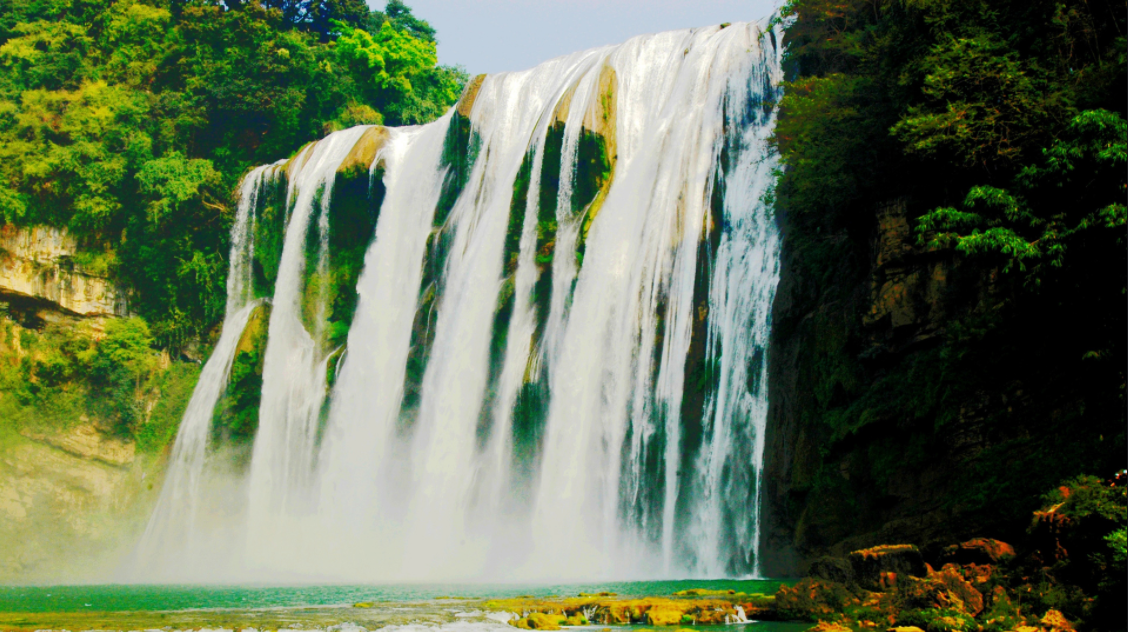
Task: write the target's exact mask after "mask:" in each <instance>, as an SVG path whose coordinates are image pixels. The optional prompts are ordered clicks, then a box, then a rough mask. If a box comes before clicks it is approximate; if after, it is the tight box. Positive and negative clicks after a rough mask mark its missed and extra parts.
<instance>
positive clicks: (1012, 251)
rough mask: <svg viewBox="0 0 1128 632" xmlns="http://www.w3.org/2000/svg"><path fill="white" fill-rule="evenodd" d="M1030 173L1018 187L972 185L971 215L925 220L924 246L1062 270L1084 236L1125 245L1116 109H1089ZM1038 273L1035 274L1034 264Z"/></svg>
mask: <svg viewBox="0 0 1128 632" xmlns="http://www.w3.org/2000/svg"><path fill="white" fill-rule="evenodd" d="M1042 154H1043V158H1042V160H1040V161H1039V162H1037V163H1035V164H1032V165H1029V166H1027V167H1025V168H1023V169H1022V170H1021V171H1020V172H1019V174H1018V176H1017V177H1016V178H1015V182H1014V185H1013V187H1011V189H1009V190H1008V189H1001V188H998V187H993V186H986V185H980V186H975V187H972V188H971V190H970V191H969V192H968V194H967V197H966V199H965V200H964V203H963V206H964V209H966V210H957V209H954V208H948V207H944V208H938V209H935V210H933V211H932V212H930V213H927V214H925V215H924V216H922V217H921V218H920V219H919V221H918V224H917V231H918V233H919V234H920V237H921V240H922V241H927V242H928V243H930V244H931V245H933V246H936V247H954V248H955V249H956V250H957V251H959V252H961V253H963V254H965V255H970V256H981V255H990V256H996V257H1000V258H1001V260H1002V262H1003V269H1004V271H1009V270H1012V269H1016V268H1017V269H1018V270H1020V271H1030V272H1031V273H1032V274H1031V276H1030V277H1029V279H1028V280H1030V281H1032V282H1034V283H1037V282H1038V276H1037V274H1036V273H1037V271H1038V269H1039V268H1038V266H1040V265H1042V264H1049V265H1051V266H1053V267H1062V266H1064V265H1065V263H1066V257H1067V256H1068V253H1069V247H1070V244H1071V242H1072V241H1073V240H1074V239H1075V238H1076V237H1078V236H1080V235H1081V234H1082V233H1086V232H1089V231H1096V230H1104V231H1112V234H1114V235H1116V236H1117V238H1118V239H1117V241H1120V242H1122V240H1123V232H1124V229H1125V227H1126V226H1128V224H1126V221H1128V209H1126V207H1125V204H1124V202H1123V200H1124V193H1125V190H1126V188H1128V177H1126V176H1125V168H1126V167H1128V160H1126V155H1128V124H1126V123H1125V120H1124V119H1123V118H1122V117H1121V116H1119V115H1117V114H1114V113H1112V112H1108V111H1104V110H1096V111H1085V112H1082V113H1080V114H1078V115H1077V116H1076V117H1074V118H1073V120H1072V121H1071V122H1070V124H1069V126H1068V127H1067V129H1066V134H1065V135H1064V137H1063V138H1060V139H1057V140H1055V141H1054V142H1053V143H1052V144H1051V146H1050V147H1048V148H1046V149H1045V150H1043V152H1042ZM1030 263H1033V264H1034V268H1032V269H1029V270H1028V264H1030Z"/></svg>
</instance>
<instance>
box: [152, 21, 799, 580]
mask: <svg viewBox="0 0 1128 632" xmlns="http://www.w3.org/2000/svg"><path fill="white" fill-rule="evenodd" d="M781 46H782V30H781V29H780V27H778V26H774V27H771V28H769V27H766V26H763V25H761V24H756V23H746V24H734V25H731V26H725V27H711V28H702V29H693V30H686V31H676V32H670V33H662V34H658V35H648V36H642V37H637V38H634V39H632V40H630V41H628V42H626V43H624V44H622V45H619V46H609V47H604V48H599V49H593V50H589V51H584V52H580V53H575V54H573V55H569V56H566V57H561V58H558V59H554V60H551V61H548V62H545V63H544V64H542V65H540V66H538V67H536V68H534V69H532V70H528V71H524V72H513V73H502V74H499V75H495V76H489V77H479V78H476V79H475V80H473V81H472V82H471V83H470V85H469V86H468V87H467V90H466V92H465V93H464V95H463V97H462V99H461V100H460V102H459V103H458V104H457V105H456V106H455V107H454V108H453V109H452V110H451V111H450V112H448V113H447V114H446V115H445V116H443V117H442V118H441V119H439V120H437V121H434V122H432V123H429V124H427V125H422V126H417V127H409V128H399V129H391V128H382V127H358V128H353V129H349V130H344V131H340V132H335V133H333V134H330V135H329V136H327V137H326V138H324V139H322V140H320V141H318V142H316V143H312V144H311V145H308V146H306V147H304V148H303V149H302V150H301V151H300V152H298V154H297V155H295V156H294V157H293V158H292V159H290V160H289V161H287V162H285V163H284V164H283V163H278V164H276V165H274V166H272V167H270V169H272V171H271V172H270V173H276V174H278V176H279V177H282V176H284V177H285V180H286V193H285V198H286V201H285V217H284V218H283V219H282V220H281V221H280V223H279V224H278V226H279V230H280V231H281V232H280V235H281V239H280V246H281V247H280V252H279V253H278V257H277V261H276V264H277V265H276V268H277V273H276V275H275V276H274V277H273V297H272V301H271V306H272V308H271V312H270V321H269V326H268V330H267V331H268V333H267V342H266V347H265V363H264V365H263V371H262V379H263V386H262V391H261V401H260V403H259V408H258V429H257V434H256V435H255V437H254V444H253V451H252V453H251V457H250V461H249V465H247V466H246V467H245V470H244V471H243V472H241V473H238V474H233V476H237V477H240V480H241V481H243V482H242V483H238V484H235V485H232V486H230V487H229V489H234V490H237V491H236V492H228V493H237V494H240V495H241V496H240V497H241V498H243V500H242V501H239V503H241V504H243V505H245V510H243V511H240V512H237V515H234V516H233V517H232V518H231V524H228V525H226V526H224V527H222V528H221V527H215V528H212V529H211V530H209V529H208V528H206V527H204V526H200V525H192V524H191V523H190V522H189V521H188V520H186V519H185V518H184V516H183V515H181V514H168V510H166V509H162V507H163V504H162V506H161V507H158V510H157V511H156V512H155V513H154V517H153V520H152V522H151V524H150V531H154V527H153V526H152V525H153V524H156V523H157V522H158V517H160V518H159V521H161V522H169V521H173V522H178V523H180V524H181V527H180V529H181V530H182V531H184V532H186V533H190V536H191V537H185V538H179V537H170V535H168V534H167V533H166V532H162V533H161V534H158V533H156V532H154V533H152V534H150V533H148V532H147V534H146V538H145V540H146V542H149V541H150V540H152V544H151V545H147V546H149V548H150V549H151V550H155V549H154V548H153V547H156V548H161V547H163V548H167V549H174V550H176V551H179V553H178V555H181V558H180V559H185V560H192V561H193V563H194V564H196V565H197V566H196V567H197V568H204V567H206V568H207V571H206V573H204V574H203V575H200V574H193V573H190V572H188V571H183V572H182V573H181V574H180V575H179V577H181V578H187V579H198V578H205V579H206V580H208V581H217V580H221V579H222V580H227V581H236V580H247V581H256V580H257V581H261V580H264V579H270V580H275V581H276V580H279V579H292V580H302V579H308V578H311V577H313V578H319V579H331V580H333V581H408V580H416V581H424V580H494V581H512V580H601V579H631V578H657V577H686V576H696V577H718V576H743V575H751V574H755V573H756V572H757V557H758V556H757V550H758V547H759V523H760V519H759V501H758V496H759V489H760V485H761V481H760V476H761V462H762V457H763V449H764V448H763V446H764V424H765V420H766V409H767V399H766V398H767V390H766V379H765V371H766V362H765V358H766V351H767V344H768V332H769V328H770V321H769V316H770V309H771V303H772V301H773V298H774V294H775V287H776V284H777V282H778V276H779V260H778V259H779V236H778V234H777V227H776V224H775V220H774V218H773V217H772V214H771V209H770V205H769V204H768V203H767V202H765V201H764V200H765V199H767V198H768V197H769V196H768V195H767V194H768V192H769V189H770V187H771V185H772V182H773V180H772V178H773V171H774V169H775V167H776V162H775V157H774V156H773V154H772V153H771V152H770V151H769V147H768V143H767V139H768V137H769V136H770V133H771V130H772V127H773V125H774V122H775V110H774V103H775V101H776V100H777V99H778V97H779V89H780V88H779V85H780V82H781V71H780V57H781V54H782V49H781ZM261 173H262V172H259V171H256V172H255V173H252V174H251V175H250V176H248V178H247V179H246V180H245V181H244V184H243V189H244V195H243V198H242V199H243V200H246V201H247V202H248V204H249V206H248V209H250V211H248V212H245V211H244V206H243V204H242V203H241V204H240V213H241V215H240V218H241V219H239V220H237V225H238V223H239V222H243V223H244V224H245V223H247V222H248V221H252V222H253V209H254V205H255V202H254V199H253V197H254V195H253V192H254V191H255V190H256V189H255V187H256V186H257V185H255V184H254V182H255V181H257V179H261V177H262V175H261ZM244 214H245V215H248V216H250V217H251V219H250V220H248V219H247V218H246V217H244ZM241 230H246V229H245V228H244V229H241ZM236 241H237V240H236V239H235V238H233V240H232V243H233V245H232V248H233V254H232V274H231V276H232V278H238V279H243V280H242V281H231V280H229V303H228V320H227V321H225V324H224V333H223V337H221V341H220V345H219V346H217V350H216V352H215V353H214V354H213V357H212V359H211V360H209V364H208V368H205V374H206V375H208V377H209V379H212V376H211V375H210V374H208V370H209V368H210V367H211V366H212V363H213V362H226V365H224V366H225V367H228V368H229V367H230V364H231V357H230V356H231V355H232V354H233V350H228V349H227V348H226V347H224V346H223V345H224V342H225V341H226V340H227V336H228V335H229V330H237V332H238V331H242V328H243V327H244V326H245V323H246V315H245V314H244V311H241V310H248V309H249V308H248V306H252V305H253V304H252V303H251V302H249V301H250V296H251V294H248V291H249V290H246V289H244V288H247V287H251V286H253V283H250V282H249V281H246V279H247V278H249V277H248V275H250V274H251V266H250V265H249V263H247V262H249V261H250V259H249V258H247V257H237V256H236V254H235V249H236V245H235V244H236ZM239 243H240V245H239V246H238V247H239V248H249V247H250V246H248V245H245V244H243V242H239ZM239 252H240V253H242V252H243V251H242V250H240V251H239ZM237 259H238V260H239V261H241V262H243V263H241V264H240V265H244V264H246V265H245V266H244V267H241V268H238V271H237V266H236V260H237ZM272 269H273V268H272ZM240 283H242V284H243V285H240ZM233 296H236V298H232V297H233ZM238 297H241V298H238ZM240 315H242V316H241V318H242V320H241V321H240V320H239V318H240ZM345 332H347V335H346V334H345ZM231 337H232V338H234V339H236V340H237V339H238V337H239V334H238V333H233V334H231ZM231 345H232V346H233V345H234V343H231ZM221 351H223V353H226V354H227V358H226V360H223V359H222V358H220V355H221V354H220V352H221ZM228 368H224V369H223V370H220V369H219V368H217V369H216V370H215V371H214V372H215V374H216V375H215V376H214V379H215V380H216V381H218V382H219V385H218V386H214V387H212V386H207V387H206V388H208V389H214V390H215V391H216V393H217V394H216V395H215V396H214V397H212V398H211V401H210V404H209V406H210V407H214V405H215V399H216V397H218V393H219V391H220V390H222V383H223V382H224V381H225V380H226V372H227V371H228ZM203 389H205V383H204V380H203V378H202V379H201V385H200V387H198V388H197V395H201V393H202V390H203ZM209 392H210V391H209ZM201 397H203V396H202V395H201ZM195 399H196V398H195V396H194V398H193V403H195ZM204 403H206V402H202V404H204ZM210 407H209V409H208V410H209V415H210V410H211V408H210ZM191 411H192V409H191V407H190V412H189V415H187V416H186V417H185V422H184V425H183V426H182V428H181V434H180V436H178V438H177V444H176V448H175V452H174V455H179V454H180V453H181V452H185V451H196V450H198V451H199V453H200V457H199V467H200V468H203V467H204V459H203V457H202V455H203V445H204V444H205V443H206V435H207V426H208V423H207V419H204V420H203V421H202V422H195V421H193V422H192V423H193V424H195V425H203V428H204V430H203V431H199V432H202V433H203V434H202V435H201V436H202V437H203V439H201V440H199V442H200V444H201V446H200V447H199V448H197V447H194V446H195V445H196V444H195V443H194V442H195V441H197V440H196V439H193V438H192V437H191V436H189V433H188V430H187V426H188V424H189V418H190V417H191V414H192V413H191ZM193 419H194V418H193ZM192 432H198V431H197V430H193V431H192ZM193 453H194V452H193ZM193 458H195V457H193ZM193 463H195V462H194V461H193ZM173 467H174V470H173V471H172V472H170V477H169V481H170V482H169V483H168V484H166V489H165V492H168V493H171V492H169V485H171V484H172V481H173V473H174V472H176V471H178V470H177V469H176V468H179V467H180V465H179V461H177V460H175V458H174V466H173ZM186 467H187V466H186ZM194 467H196V465H195V464H194V465H192V466H191V467H187V469H188V470H191V471H194V472H196V474H193V476H197V477H198V476H199V475H200V474H199V471H198V470H192V468H194ZM178 484H179V483H178ZM228 500H230V499H228ZM163 502H164V495H163V494H162V503H163ZM170 502H171V501H170ZM207 502H219V500H214V499H213V500H212V501H209V500H208V499H206V498H197V497H196V496H193V497H192V503H194V504H193V506H196V505H195V504H198V503H204V504H206V503H207ZM193 511H194V510H193ZM162 512H164V513H162ZM165 514H168V515H165ZM162 516H163V517H162ZM233 541H234V542H237V544H235V545H231V544H230V543H231V542H233ZM221 542H222V544H221ZM151 559H156V558H151ZM161 559H166V560H167V559H171V558H168V557H167V556H166V557H164V558H161ZM147 563H148V564H149V566H148V568H153V563H152V562H151V561H150V562H147ZM161 571H162V572H166V573H167V574H170V575H172V576H174V577H175V576H177V572H178V570H177V569H175V568H168V567H167V565H166V566H163V567H161Z"/></svg>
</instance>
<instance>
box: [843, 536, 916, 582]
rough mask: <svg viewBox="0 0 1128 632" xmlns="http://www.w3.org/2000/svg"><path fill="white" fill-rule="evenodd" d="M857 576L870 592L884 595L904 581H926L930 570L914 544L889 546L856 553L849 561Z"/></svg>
mask: <svg viewBox="0 0 1128 632" xmlns="http://www.w3.org/2000/svg"><path fill="white" fill-rule="evenodd" d="M848 559H849V561H850V566H851V567H852V568H853V569H854V576H855V578H856V581H857V582H858V584H859V585H860V586H862V587H863V588H866V589H867V590H877V591H884V590H886V589H888V588H890V587H892V586H893V585H895V584H896V583H897V581H898V578H904V577H924V576H925V575H927V573H928V569H927V568H926V567H925V565H924V557H923V556H921V554H920V550H919V549H917V548H916V547H915V546H913V545H911V544H887V545H883V546H875V547H873V548H869V549H862V550H860V551H854V552H853V553H851V554H850V555H849V557H848Z"/></svg>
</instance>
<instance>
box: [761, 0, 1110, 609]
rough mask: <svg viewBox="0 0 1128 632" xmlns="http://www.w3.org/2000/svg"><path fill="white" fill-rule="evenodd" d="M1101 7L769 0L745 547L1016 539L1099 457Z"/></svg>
mask: <svg viewBox="0 0 1128 632" xmlns="http://www.w3.org/2000/svg"><path fill="white" fill-rule="evenodd" d="M1126 13H1128V10H1126V7H1125V6H1124V4H1123V3H1117V2H1108V1H1105V0H1100V1H1097V2H1093V1H1086V2H1082V1H1080V0H1077V1H1073V0H1066V1H1056V0H1054V1H1051V0H1034V1H1031V0H1022V1H1010V0H1006V1H1002V2H995V1H992V2H988V1H986V0H958V1H933V0H922V1H913V2H901V1H886V0H877V1H871V0H846V1H837V0H835V1H829V0H793V1H792V2H790V3H788V4H787V5H786V6H785V8H784V9H783V14H784V16H785V17H789V18H791V19H793V20H794V22H793V23H792V25H791V26H790V27H789V30H788V40H789V44H788V46H789V48H788V52H787V55H786V59H785V66H786V69H787V74H788V78H789V80H788V82H787V83H786V86H785V92H784V96H783V98H782V101H781V102H780V107H781V110H780V117H779V123H778V126H777V128H776V131H775V136H774V143H775V145H776V147H777V148H778V149H779V151H780V157H781V160H782V162H783V165H784V167H783V169H782V172H781V174H780V177H779V180H778V183H777V190H776V199H777V206H778V210H779V217H780V218H781V222H782V223H783V227H784V231H783V234H784V241H783V250H784V252H783V266H782V271H781V282H780V287H779V293H778V298H777V302H776V306H775V313H774V314H773V341H772V351H771V354H770V357H769V373H768V374H769V379H770V380H771V383H770V385H769V389H770V395H769V399H770V401H771V405H772V411H771V412H770V413H769V414H770V419H769V423H768V427H769V431H768V432H769V436H768V445H767V448H766V457H765V458H766V464H765V467H766V474H765V480H766V481H767V483H766V501H765V512H766V524H767V528H768V529H769V532H768V535H767V538H766V540H765V544H764V546H763V549H764V551H765V555H768V556H775V561H774V562H773V561H772V560H768V564H767V566H766V567H765V568H772V564H773V563H776V562H778V565H779V566H778V569H776V572H786V571H787V570H788V569H789V568H794V567H795V566H796V565H797V564H798V563H799V561H800V560H810V559H812V558H815V557H817V556H819V555H823V554H827V553H833V554H835V555H839V556H841V555H842V554H843V553H845V552H846V551H850V550H854V549H859V548H863V547H866V546H871V545H874V544H877V543H881V542H889V541H893V542H912V543H915V544H917V545H919V546H921V548H922V550H927V549H928V548H929V546H932V545H937V544H938V543H950V542H952V541H959V540H966V539H968V538H971V537H974V536H983V535H988V536H992V537H1000V538H1003V539H1006V540H1016V539H1017V538H1018V537H1019V536H1020V535H1021V534H1022V533H1023V532H1024V530H1025V528H1026V526H1027V523H1028V520H1029V515H1030V512H1031V511H1033V510H1034V509H1036V508H1037V507H1038V506H1039V504H1040V495H1041V493H1042V491H1043V490H1045V489H1047V488H1049V487H1051V486H1053V485H1056V484H1058V483H1059V482H1060V481H1062V480H1066V479H1069V478H1072V477H1074V476H1078V475H1089V476H1102V477H1107V476H1109V475H1110V474H1111V473H1112V472H1115V471H1118V470H1120V469H1122V468H1123V467H1124V466H1125V456H1124V450H1123V447H1124V445H1125V441H1126V435H1125V429H1126V417H1125V400H1124V396H1123V393H1124V384H1125V378H1126V375H1125V370H1124V358H1125V357H1126V355H1125V354H1126V351H1128V349H1126V346H1128V344H1126V332H1128V321H1126V319H1125V316H1126V313H1125V310H1124V305H1123V297H1124V292H1125V291H1126V290H1125V288H1126V284H1125V277H1124V274H1123V270H1124V269H1125V265H1126V257H1125V254H1126V250H1125V242H1124V232H1125V227H1126V224H1125V219H1126V212H1125V199H1126V198H1125V196H1126V192H1128V188H1126V187H1128V178H1126V177H1125V166H1126V164H1128V162H1126V154H1128V138H1126V136H1128V125H1126V123H1125V121H1126V119H1128V100H1126V97H1125V95H1126V94H1128V86H1126V77H1128V66H1126V55H1125V46H1126V44H1125V41H1126V40H1125V34H1126V33H1128V16H1126ZM1103 535H1105V534H1102V536H1103ZM787 551H790V552H792V553H793V555H792V556H790V557H789V556H788V555H787ZM781 552H782V553H781ZM953 625H955V624H954V623H953ZM920 627H924V626H923V625H922V626H920Z"/></svg>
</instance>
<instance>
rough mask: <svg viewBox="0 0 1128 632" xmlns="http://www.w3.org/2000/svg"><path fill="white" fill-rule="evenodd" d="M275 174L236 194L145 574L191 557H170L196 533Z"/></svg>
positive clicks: (148, 537)
mask: <svg viewBox="0 0 1128 632" xmlns="http://www.w3.org/2000/svg"><path fill="white" fill-rule="evenodd" d="M276 175H277V165H264V166H262V167H258V168H256V169H254V170H253V171H251V173H249V174H247V176H246V177H245V178H243V182H242V186H241V187H240V190H239V201H238V205H237V207H236V211H235V222H234V224H232V226H231V251H230V254H229V256H228V265H229V269H228V273H227V309H226V314H225V316H224V319H223V330H222V333H221V334H220V337H219V341H218V342H217V343H216V345H215V349H214V350H213V351H212V353H211V356H210V357H209V358H208V361H207V363H206V364H204V368H203V370H201V371H200V379H199V381H198V382H197V383H196V388H195V390H193V392H192V397H191V398H190V399H189V400H188V407H187V409H186V410H185V412H184V417H183V418H182V419H181V421H180V428H179V430H178V431H177V434H176V440H175V442H174V443H173V449H172V455H171V457H170V459H169V465H168V473H167V474H166V476H165V480H164V485H163V486H162V487H161V493H160V496H159V498H158V500H157V505H156V508H155V509H154V510H153V513H152V515H151V516H150V518H149V523H148V525H147V526H146V528H145V532H144V534H143V535H142V537H141V541H140V543H139V545H138V550H137V553H136V554H135V557H136V558H137V561H136V562H135V563H136V564H138V565H141V566H144V567H146V569H147V570H146V571H144V572H146V573H150V574H152V573H155V574H158V575H160V574H165V573H169V576H171V577H175V576H177V575H176V573H177V570H176V568H177V567H183V565H186V564H191V558H177V557H175V556H176V554H178V553H187V552H189V551H191V550H193V548H194V538H195V537H196V536H197V535H198V533H199V529H198V528H197V526H198V525H197V519H198V517H199V516H198V514H199V511H200V508H201V488H202V485H203V477H204V465H205V459H206V456H207V448H208V438H209V434H210V431H211V421H212V415H213V413H214V411H215V406H216V402H218V401H219V398H220V396H221V395H223V391H224V388H225V387H226V386H227V378H228V374H229V373H230V371H231V363H232V360H234V358H235V351H236V349H237V347H238V344H239V339H240V337H241V336H242V335H243V330H244V328H246V326H247V321H248V320H249V319H250V317H251V314H252V313H253V312H254V310H255V308H256V307H257V306H258V301H256V300H254V284H253V280H252V263H251V262H252V259H253V257H254V223H255V217H254V209H255V206H256V204H257V201H258V197H259V191H260V189H261V188H262V187H263V185H264V184H265V183H267V182H269V181H271V180H272V179H273V178H274V177H276ZM169 542H183V543H185V544H186V546H183V547H169V546H168V543H169ZM170 571H171V572H170Z"/></svg>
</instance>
